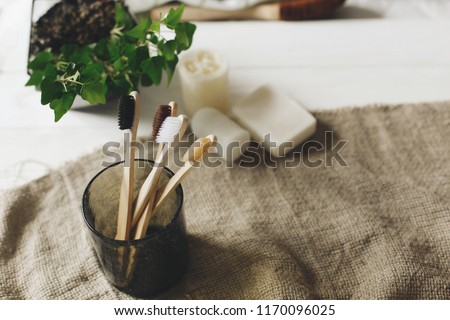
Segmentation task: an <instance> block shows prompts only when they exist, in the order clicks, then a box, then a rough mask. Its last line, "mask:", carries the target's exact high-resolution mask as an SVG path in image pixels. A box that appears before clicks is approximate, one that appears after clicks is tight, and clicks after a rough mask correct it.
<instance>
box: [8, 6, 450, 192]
mask: <svg viewBox="0 0 450 320" xmlns="http://www.w3.org/2000/svg"><path fill="white" fill-rule="evenodd" d="M2 1H3V0H2ZM5 1H8V0H5ZM19 9H20V10H23V14H17V12H21V11H19ZM26 10H29V1H28V0H16V1H9V6H7V7H0V32H1V33H0V43H1V44H2V45H1V46H0V90H1V94H2V103H1V107H0V108H1V111H0V135H1V137H2V139H1V147H2V152H1V156H0V189H1V188H6V187H11V186H16V185H19V184H22V183H25V182H27V181H29V180H31V179H33V178H37V177H39V176H41V175H43V174H45V173H46V172H47V171H48V170H50V169H51V168H57V167H58V166H60V165H62V164H63V163H64V162H65V161H68V160H71V159H75V158H76V157H78V156H79V155H81V154H83V153H86V152H89V151H91V150H93V149H95V148H97V147H99V146H102V145H103V144H104V143H105V142H107V141H120V137H121V132H120V131H119V130H118V129H117V124H116V123H117V121H116V108H115V106H98V107H88V108H83V109H78V110H73V111H71V112H69V113H68V114H67V115H66V116H65V117H64V118H63V119H62V121H60V122H59V123H57V124H55V123H53V114H52V112H51V110H50V109H49V108H48V107H46V106H41V105H40V102H39V101H40V96H39V93H38V92H35V91H34V89H33V88H29V87H24V84H25V82H26V81H27V75H26V57H27V50H28V34H29V11H26ZM12 14H14V15H15V16H14V18H11V15H12ZM6 17H9V18H8V19H7V18H6ZM197 25H198V30H197V33H196V35H195V40H194V45H193V48H208V49H212V50H216V51H219V52H221V53H222V54H224V55H225V56H227V57H228V59H229V62H230V74H229V79H230V88H229V91H230V96H231V102H232V103H233V102H235V101H236V99H239V98H240V97H242V96H244V95H246V94H248V93H250V92H251V91H252V90H253V89H255V88H256V87H258V86H259V85H262V84H264V83H270V84H272V85H274V86H276V87H278V88H279V89H280V90H281V91H283V92H285V93H286V94H288V95H289V96H291V97H292V98H294V99H295V100H297V101H298V102H299V103H301V104H303V105H304V106H305V107H307V108H309V109H329V108H337V107H344V106H363V105H367V104H373V103H403V102H423V101H438V100H448V99H450V37H449V36H448V35H449V33H448V32H449V30H450V20H448V19H447V20H444V19H433V20H430V19H392V20H389V19H366V20H357V19H351V20H332V21H316V22H300V23H288V22H209V23H208V22H204V23H197ZM169 100H178V101H181V94H180V88H179V81H178V78H177V77H175V79H174V81H173V83H172V85H171V86H170V87H169V88H167V87H166V86H165V85H162V86H161V87H158V88H153V87H152V88H147V89H144V90H143V103H144V106H145V108H146V109H145V110H144V112H143V120H142V122H141V127H140V129H141V130H140V134H141V135H144V134H146V135H147V134H149V133H150V130H151V118H152V115H153V111H154V106H156V105H158V104H160V103H165V102H168V101H169Z"/></svg>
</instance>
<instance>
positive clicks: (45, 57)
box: [28, 51, 54, 70]
mask: <svg viewBox="0 0 450 320" xmlns="http://www.w3.org/2000/svg"><path fill="white" fill-rule="evenodd" d="M53 60H54V56H53V54H52V53H51V52H48V51H42V52H39V53H38V54H37V55H36V57H34V59H33V60H31V61H30V63H29V64H28V68H30V69H33V70H44V69H45V67H46V66H47V65H48V64H49V63H50V62H53Z"/></svg>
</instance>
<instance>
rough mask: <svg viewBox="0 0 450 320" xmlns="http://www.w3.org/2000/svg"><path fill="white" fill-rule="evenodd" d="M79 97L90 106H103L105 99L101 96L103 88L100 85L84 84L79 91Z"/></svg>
mask: <svg viewBox="0 0 450 320" xmlns="http://www.w3.org/2000/svg"><path fill="white" fill-rule="evenodd" d="M81 97H82V98H83V99H84V100H86V101H89V102H90V103H91V104H105V103H106V98H105V95H104V94H103V86H102V84H101V83H98V82H97V83H86V84H84V85H83V89H82V90H81Z"/></svg>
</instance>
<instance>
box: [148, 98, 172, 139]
mask: <svg viewBox="0 0 450 320" xmlns="http://www.w3.org/2000/svg"><path fill="white" fill-rule="evenodd" d="M171 113H172V108H171V106H168V105H160V106H158V109H157V110H156V114H155V116H154V117H153V131H152V136H153V137H156V136H157V135H158V131H159V129H161V125H162V124H163V122H164V120H166V118H167V117H170V115H171Z"/></svg>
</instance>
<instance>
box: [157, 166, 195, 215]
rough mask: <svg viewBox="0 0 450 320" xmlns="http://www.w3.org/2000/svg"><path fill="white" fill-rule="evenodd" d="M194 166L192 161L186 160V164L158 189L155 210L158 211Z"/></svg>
mask: <svg viewBox="0 0 450 320" xmlns="http://www.w3.org/2000/svg"><path fill="white" fill-rule="evenodd" d="M192 167H193V165H192V164H191V163H190V162H186V164H185V165H184V166H183V167H182V168H181V169H180V170H178V171H177V173H176V174H175V175H174V176H173V177H172V178H170V179H169V181H167V183H166V184H165V185H164V186H162V187H161V188H159V189H158V191H157V192H156V197H155V205H154V209H153V210H154V211H156V210H157V209H158V208H159V207H160V206H161V204H162V203H163V202H164V200H165V199H166V198H167V196H168V195H169V194H170V193H171V192H172V191H173V190H175V189H176V188H177V187H178V185H179V184H180V183H181V181H182V180H183V179H184V178H185V177H186V176H187V174H188V173H189V171H190V170H191V168H192Z"/></svg>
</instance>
